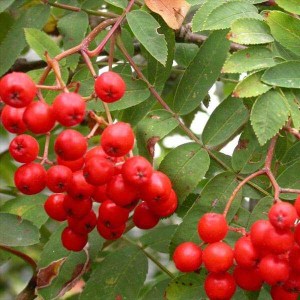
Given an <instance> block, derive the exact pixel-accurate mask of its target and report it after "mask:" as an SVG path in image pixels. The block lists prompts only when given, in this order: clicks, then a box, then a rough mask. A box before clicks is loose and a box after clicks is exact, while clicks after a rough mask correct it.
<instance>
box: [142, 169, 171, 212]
mask: <svg viewBox="0 0 300 300" xmlns="http://www.w3.org/2000/svg"><path fill="white" fill-rule="evenodd" d="M171 190H172V183H171V181H170V179H169V177H168V176H167V175H165V174H164V173H162V172H159V171H154V172H153V173H152V175H151V178H150V180H149V182H148V183H147V184H146V185H145V186H143V189H142V199H143V200H145V201H147V202H148V204H149V206H150V207H151V206H152V205H153V206H155V204H156V203H163V202H164V201H167V200H168V198H169V197H170V194H171Z"/></svg>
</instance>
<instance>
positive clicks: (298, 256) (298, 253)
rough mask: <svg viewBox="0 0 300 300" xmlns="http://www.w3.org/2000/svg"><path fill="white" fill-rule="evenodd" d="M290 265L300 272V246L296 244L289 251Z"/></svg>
mask: <svg viewBox="0 0 300 300" xmlns="http://www.w3.org/2000/svg"><path fill="white" fill-rule="evenodd" d="M289 265H290V267H291V268H292V269H293V270H294V271H295V272H298V273H299V274H300V246H299V245H298V244H295V245H294V246H293V248H292V249H291V251H290V252H289Z"/></svg>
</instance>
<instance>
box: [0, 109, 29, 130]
mask: <svg viewBox="0 0 300 300" xmlns="http://www.w3.org/2000/svg"><path fill="white" fill-rule="evenodd" d="M24 111H25V107H24V108H15V107H12V106H9V105H5V106H4V108H3V109H2V113H1V121H2V125H3V127H4V128H5V129H6V130H7V131H9V132H11V133H16V134H21V133H23V132H25V131H26V129H27V128H26V125H25V123H24V121H23V114H24Z"/></svg>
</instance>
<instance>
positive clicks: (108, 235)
mask: <svg viewBox="0 0 300 300" xmlns="http://www.w3.org/2000/svg"><path fill="white" fill-rule="evenodd" d="M125 228H126V224H122V225H121V226H120V227H116V228H108V227H106V226H105V225H104V224H103V223H102V222H100V221H99V220H98V223H97V230H98V232H99V234H100V235H101V236H102V237H103V238H105V239H106V240H116V239H118V238H119V237H121V236H122V234H123V233H124V231H125Z"/></svg>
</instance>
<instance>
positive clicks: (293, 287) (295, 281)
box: [283, 270, 300, 294]
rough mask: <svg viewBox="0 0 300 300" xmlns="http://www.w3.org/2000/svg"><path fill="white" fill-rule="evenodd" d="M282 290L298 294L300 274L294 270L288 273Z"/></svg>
mask: <svg viewBox="0 0 300 300" xmlns="http://www.w3.org/2000/svg"><path fill="white" fill-rule="evenodd" d="M283 288H284V289H285V290H287V291H288V292H290V293H298V294H299V293H300V273H299V272H295V271H294V270H291V271H290V274H289V278H288V279H287V280H286V282H285V283H284V285H283Z"/></svg>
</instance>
